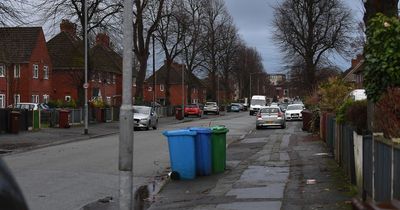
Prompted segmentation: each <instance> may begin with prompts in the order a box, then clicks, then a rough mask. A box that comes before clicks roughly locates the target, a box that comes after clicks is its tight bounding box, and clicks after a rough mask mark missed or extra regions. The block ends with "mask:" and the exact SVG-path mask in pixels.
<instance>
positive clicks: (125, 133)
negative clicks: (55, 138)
mask: <svg viewBox="0 0 400 210" xmlns="http://www.w3.org/2000/svg"><path fill="white" fill-rule="evenodd" d="M123 15H124V16H123V18H124V19H123V31H124V39H123V47H124V50H123V64H122V65H123V73H122V89H123V91H122V106H121V112H120V121H119V122H120V124H119V129H120V135H119V165H118V168H119V210H132V207H133V206H134V204H133V201H134V199H133V112H132V75H133V74H132V70H133V68H132V60H133V25H132V23H133V0H125V1H124V13H123Z"/></svg>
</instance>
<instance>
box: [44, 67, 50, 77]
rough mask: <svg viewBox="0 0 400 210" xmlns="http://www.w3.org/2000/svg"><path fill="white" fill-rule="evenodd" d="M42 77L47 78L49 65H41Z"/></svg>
mask: <svg viewBox="0 0 400 210" xmlns="http://www.w3.org/2000/svg"><path fill="white" fill-rule="evenodd" d="M43 79H49V67H48V66H43Z"/></svg>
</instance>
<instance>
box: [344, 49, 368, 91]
mask: <svg viewBox="0 0 400 210" xmlns="http://www.w3.org/2000/svg"><path fill="white" fill-rule="evenodd" d="M363 69H364V57H363V55H357V57H356V58H355V59H352V60H351V67H350V68H349V69H348V70H346V71H345V72H344V73H343V75H344V76H343V80H344V81H346V82H350V83H354V84H355V86H356V87H357V88H362V87H363V81H364V78H363V74H362V71H363Z"/></svg>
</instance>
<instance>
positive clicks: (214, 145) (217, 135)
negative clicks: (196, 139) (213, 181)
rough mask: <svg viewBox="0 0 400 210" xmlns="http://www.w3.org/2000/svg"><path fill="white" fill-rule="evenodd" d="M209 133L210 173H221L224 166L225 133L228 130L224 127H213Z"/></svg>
mask: <svg viewBox="0 0 400 210" xmlns="http://www.w3.org/2000/svg"><path fill="white" fill-rule="evenodd" d="M211 131H212V134H211V161H212V173H222V172H224V171H225V166H226V133H228V131H229V130H228V129H227V128H225V126H214V127H212V128H211Z"/></svg>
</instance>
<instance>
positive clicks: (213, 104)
mask: <svg viewBox="0 0 400 210" xmlns="http://www.w3.org/2000/svg"><path fill="white" fill-rule="evenodd" d="M215 105H217V103H213V102H207V103H206V106H215Z"/></svg>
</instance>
